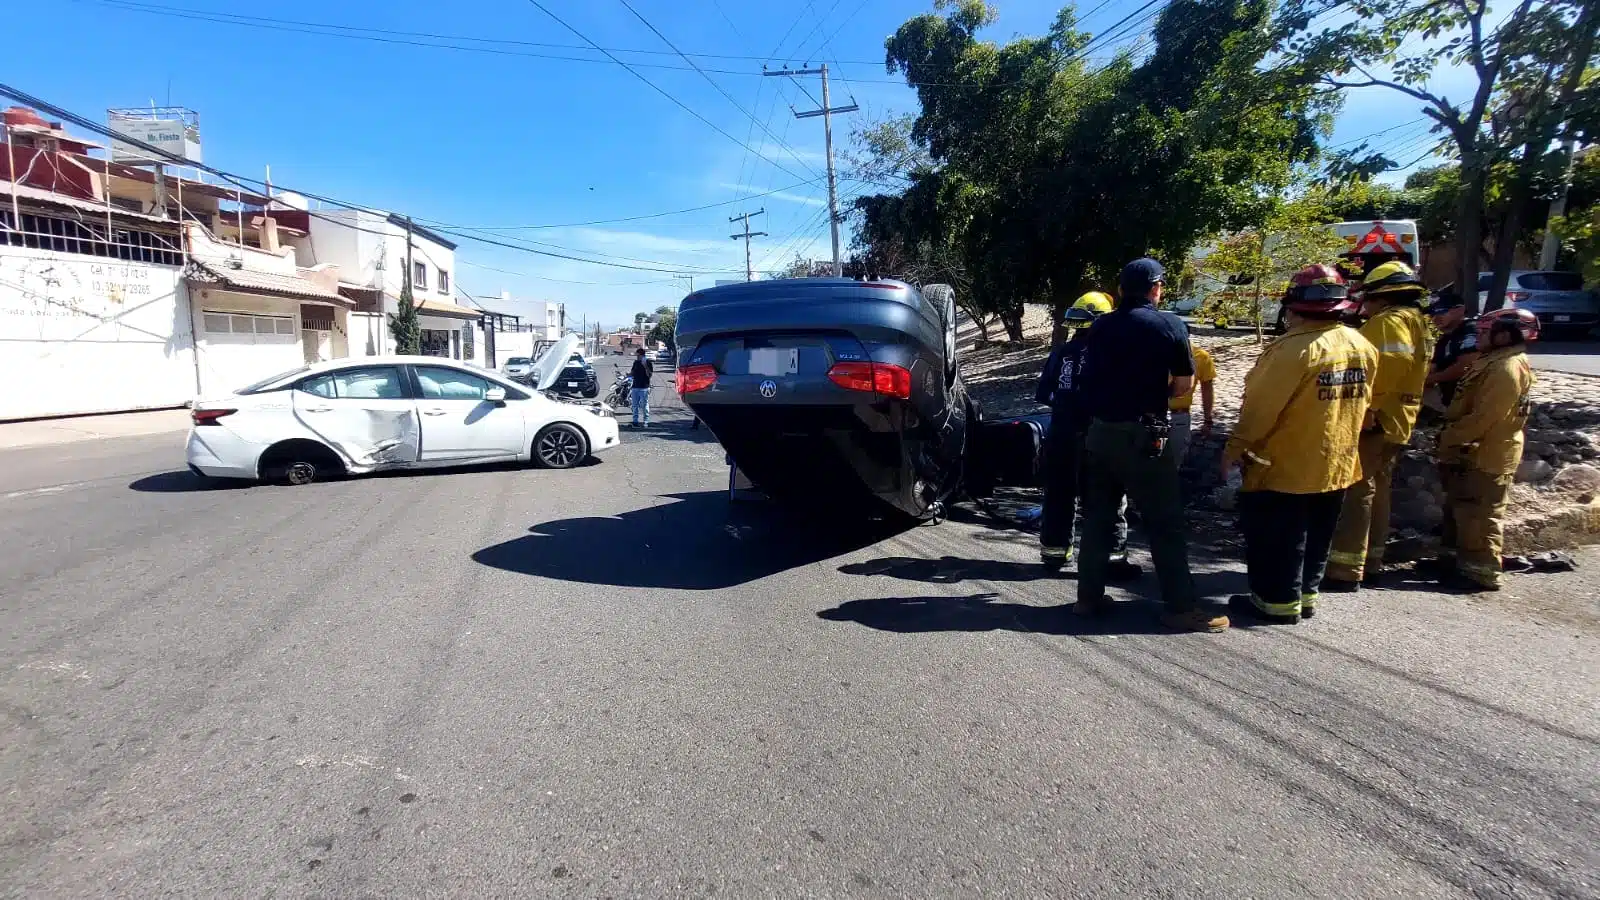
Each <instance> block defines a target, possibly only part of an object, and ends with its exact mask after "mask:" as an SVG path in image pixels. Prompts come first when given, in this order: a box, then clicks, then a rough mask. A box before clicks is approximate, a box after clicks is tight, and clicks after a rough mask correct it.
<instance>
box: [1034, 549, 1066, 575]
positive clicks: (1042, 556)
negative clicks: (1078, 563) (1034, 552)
mask: <svg viewBox="0 0 1600 900" xmlns="http://www.w3.org/2000/svg"><path fill="white" fill-rule="evenodd" d="M1039 562H1040V563H1041V564H1042V565H1043V566H1044V568H1045V571H1047V572H1059V571H1061V569H1062V567H1064V566H1065V565H1066V564H1067V563H1069V562H1072V548H1071V547H1064V548H1063V547H1044V546H1041V547H1040V548H1039Z"/></svg>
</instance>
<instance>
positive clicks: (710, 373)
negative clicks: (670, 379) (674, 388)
mask: <svg viewBox="0 0 1600 900" xmlns="http://www.w3.org/2000/svg"><path fill="white" fill-rule="evenodd" d="M716 383H717V369H716V367H715V366H711V365H706V364H704V363H701V364H700V365H694V366H684V367H683V368H682V369H679V370H678V393H680V394H693V393H695V392H697V391H703V390H705V389H706V388H708V387H711V386H712V385H713V384H716Z"/></svg>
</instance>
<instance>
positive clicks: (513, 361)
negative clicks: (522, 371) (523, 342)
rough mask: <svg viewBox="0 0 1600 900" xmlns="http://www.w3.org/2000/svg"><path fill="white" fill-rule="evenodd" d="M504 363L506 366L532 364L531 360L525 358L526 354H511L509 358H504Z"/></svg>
mask: <svg viewBox="0 0 1600 900" xmlns="http://www.w3.org/2000/svg"><path fill="white" fill-rule="evenodd" d="M506 365H508V366H531V365H533V360H531V359H529V358H527V357H526V356H513V357H511V358H510V359H508V360H506Z"/></svg>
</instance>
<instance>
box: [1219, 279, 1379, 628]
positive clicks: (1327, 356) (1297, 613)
mask: <svg viewBox="0 0 1600 900" xmlns="http://www.w3.org/2000/svg"><path fill="white" fill-rule="evenodd" d="M1282 302H1283V305H1284V318H1285V320H1286V321H1287V322H1288V324H1289V330H1288V331H1287V332H1285V333H1284V335H1283V336H1282V337H1280V338H1278V339H1277V340H1275V341H1273V342H1272V345H1271V346H1269V347H1268V348H1267V349H1266V352H1264V353H1262V354H1261V357H1260V359H1258V360H1257V361H1256V364H1255V368H1253V369H1251V370H1250V374H1249V375H1248V376H1246V378H1245V383H1244V400H1243V403H1242V405H1241V407H1240V409H1239V424H1238V426H1237V427H1235V428H1234V431H1233V435H1232V437H1230V438H1229V440H1228V445H1227V447H1226V448H1225V449H1224V450H1223V455H1222V469H1223V475H1224V477H1226V475H1227V474H1228V470H1230V469H1231V468H1232V467H1234V466H1236V465H1237V466H1240V467H1241V468H1242V469H1243V470H1244V471H1243V484H1242V485H1241V486H1240V489H1239V518H1240V521H1241V524H1242V525H1243V529H1244V538H1245V561H1246V565H1247V566H1248V568H1249V576H1250V593H1249V594H1247V595H1239V596H1236V597H1232V598H1230V600H1229V602H1228V605H1229V611H1230V612H1232V613H1237V614H1239V615H1242V616H1244V617H1246V618H1251V619H1257V620H1264V621H1268V622H1281V623H1292V622H1297V621H1299V620H1300V619H1301V618H1302V617H1304V618H1310V617H1311V616H1312V615H1313V614H1314V613H1315V612H1316V604H1317V592H1318V590H1319V588H1320V586H1321V583H1322V577H1323V571H1324V569H1325V568H1326V566H1327V563H1328V551H1329V548H1330V546H1331V545H1332V543H1333V530H1334V526H1335V525H1337V524H1338V522H1339V512H1340V509H1341V508H1342V507H1343V504H1344V497H1345V491H1346V489H1347V488H1349V487H1350V485H1352V484H1355V483H1356V482H1357V481H1359V480H1360V478H1361V463H1360V459H1359V457H1358V455H1357V452H1356V447H1357V444H1358V443H1359V442H1360V439H1361V426H1362V421H1363V420H1364V419H1365V418H1366V415H1367V409H1368V404H1369V393H1368V391H1369V387H1370V384H1369V382H1370V380H1371V377H1372V373H1373V371H1374V370H1375V369H1376V368H1377V367H1378V365H1379V363H1378V351H1377V350H1375V349H1373V347H1372V344H1371V343H1370V342H1368V341H1367V339H1366V338H1364V337H1362V336H1361V334H1360V333H1359V332H1357V331H1356V330H1355V329H1354V328H1351V327H1349V326H1348V325H1344V324H1341V322H1340V318H1341V317H1342V316H1343V315H1344V314H1345V313H1347V312H1349V311H1350V310H1351V309H1353V308H1354V306H1355V304H1354V303H1353V302H1351V301H1350V299H1349V296H1348V291H1347V288H1346V286H1345V282H1344V278H1343V277H1342V276H1340V274H1339V272H1338V270H1336V269H1334V268H1333V267H1332V266H1310V267H1308V268H1306V269H1303V270H1302V271H1300V272H1298V273H1296V274H1295V276H1294V278H1293V279H1292V280H1291V281H1290V283H1289V289H1288V291H1287V292H1285V294H1284V296H1283V301H1282Z"/></svg>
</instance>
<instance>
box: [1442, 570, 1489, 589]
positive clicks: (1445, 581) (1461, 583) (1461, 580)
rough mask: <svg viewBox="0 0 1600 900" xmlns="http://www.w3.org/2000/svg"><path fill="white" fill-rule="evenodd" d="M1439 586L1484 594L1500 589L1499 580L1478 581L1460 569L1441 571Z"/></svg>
mask: <svg viewBox="0 0 1600 900" xmlns="http://www.w3.org/2000/svg"><path fill="white" fill-rule="evenodd" d="M1439 586H1440V587H1443V588H1447V589H1449V590H1452V591H1457V592H1460V593H1463V594H1484V593H1493V592H1494V591H1498V590H1500V584H1499V582H1494V583H1490V582H1486V581H1479V580H1478V579H1476V578H1474V577H1472V576H1471V575H1468V574H1467V573H1465V572H1463V571H1461V570H1460V569H1450V570H1449V571H1447V572H1443V573H1441V574H1440V575H1439Z"/></svg>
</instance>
